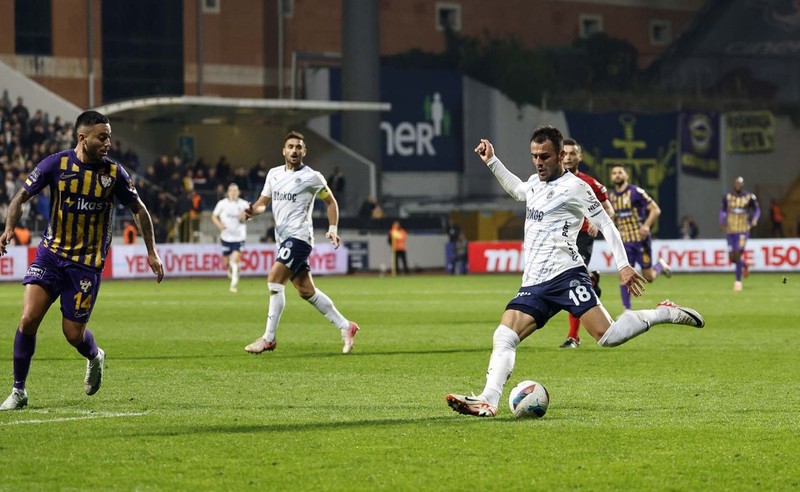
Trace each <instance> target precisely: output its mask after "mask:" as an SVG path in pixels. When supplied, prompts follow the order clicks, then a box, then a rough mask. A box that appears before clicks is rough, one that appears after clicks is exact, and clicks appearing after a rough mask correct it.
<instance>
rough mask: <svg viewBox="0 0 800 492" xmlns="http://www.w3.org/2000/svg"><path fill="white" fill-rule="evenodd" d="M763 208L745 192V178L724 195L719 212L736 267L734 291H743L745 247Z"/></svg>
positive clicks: (745, 264)
mask: <svg viewBox="0 0 800 492" xmlns="http://www.w3.org/2000/svg"><path fill="white" fill-rule="evenodd" d="M759 217H761V208H760V207H759V206H758V199H757V198H756V195H755V194H754V193H750V192H749V191H745V190H744V178H742V177H741V176H739V177H738V178H736V179H735V180H734V181H733V189H732V190H731V191H729V192H727V193H725V194H724V195H722V208H721V209H720V211H719V225H720V228H721V229H722V230H723V231H725V232H727V234H728V258H729V259H730V260H731V263H733V264H734V265H735V266H736V281H734V282H733V290H735V291H737V292H738V291H740V290H742V274H744V275H745V276H746V275H747V263H746V262H745V259H744V246H745V244H746V243H747V239H748V238H749V237H750V228H751V227H755V226H756V224H758V219H759Z"/></svg>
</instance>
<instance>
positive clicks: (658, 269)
mask: <svg viewBox="0 0 800 492" xmlns="http://www.w3.org/2000/svg"><path fill="white" fill-rule="evenodd" d="M653 271H654V272H656V277H658V276H659V274H661V272H663V271H664V266H663V265H662V264H661V263H656V264H655V265H654V266H653Z"/></svg>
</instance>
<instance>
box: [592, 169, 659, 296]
mask: <svg viewBox="0 0 800 492" xmlns="http://www.w3.org/2000/svg"><path fill="white" fill-rule="evenodd" d="M611 182H612V183H614V188H613V189H612V190H611V191H609V193H608V199H609V201H610V202H611V206H613V207H614V211H615V212H616V215H615V217H614V224H615V225H616V226H617V229H618V230H619V234H620V236H622V242H623V243H624V244H625V253H627V255H628V263H630V264H631V265H633V266H635V265H636V264H638V265H639V266H640V267H642V276H643V277H644V278H645V279H646V280H647V281H648V282H652V281H654V280H655V279H656V277H657V276H658V275H659V274H660V273H663V274H664V275H665V276H666V277H667V278H669V277H670V276H671V275H672V270H671V269H670V267H669V265H668V264H667V262H666V261H664V259H663V258H659V259H658V261H657V262H656V264H655V265H653V257H652V253H653V244H652V239H651V237H650V228H651V227H652V226H653V223H654V222H655V221H656V219H657V218H658V216H659V215H661V208H660V207H659V206H658V204H657V203H656V202H655V200H653V199H652V198H650V195H648V194H647V192H646V191H644V190H643V189H642V188H639V187H638V186H633V185H631V184H629V183H628V173H627V171H625V168H624V167H623V166H614V167H612V168H611ZM619 291H620V293H621V294H622V305H623V306H624V307H625V309H626V310H630V309H631V296H630V294H629V293H628V288H627V287H626V286H625V285H620V286H619Z"/></svg>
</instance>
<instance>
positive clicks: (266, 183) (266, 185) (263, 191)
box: [261, 171, 272, 197]
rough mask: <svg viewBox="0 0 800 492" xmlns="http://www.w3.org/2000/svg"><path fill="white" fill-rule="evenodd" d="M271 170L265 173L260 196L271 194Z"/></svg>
mask: <svg viewBox="0 0 800 492" xmlns="http://www.w3.org/2000/svg"><path fill="white" fill-rule="evenodd" d="M270 178H272V171H269V172H268V173H267V179H265V180H264V188H262V189H261V196H269V197H271V196H272V185H271V184H270V182H271V181H272V180H271V179H270Z"/></svg>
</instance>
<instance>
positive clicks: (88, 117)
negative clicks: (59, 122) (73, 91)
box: [75, 111, 110, 130]
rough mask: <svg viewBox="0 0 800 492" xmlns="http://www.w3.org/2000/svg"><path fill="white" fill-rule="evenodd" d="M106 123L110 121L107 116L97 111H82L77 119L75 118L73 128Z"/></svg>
mask: <svg viewBox="0 0 800 492" xmlns="http://www.w3.org/2000/svg"><path fill="white" fill-rule="evenodd" d="M107 123H110V121H108V116H106V115H104V114H102V113H98V112H97V111H84V112H83V113H81V114H79V115H78V119H76V120H75V130H77V129H78V128H80V127H82V126H94V125H100V124H107Z"/></svg>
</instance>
